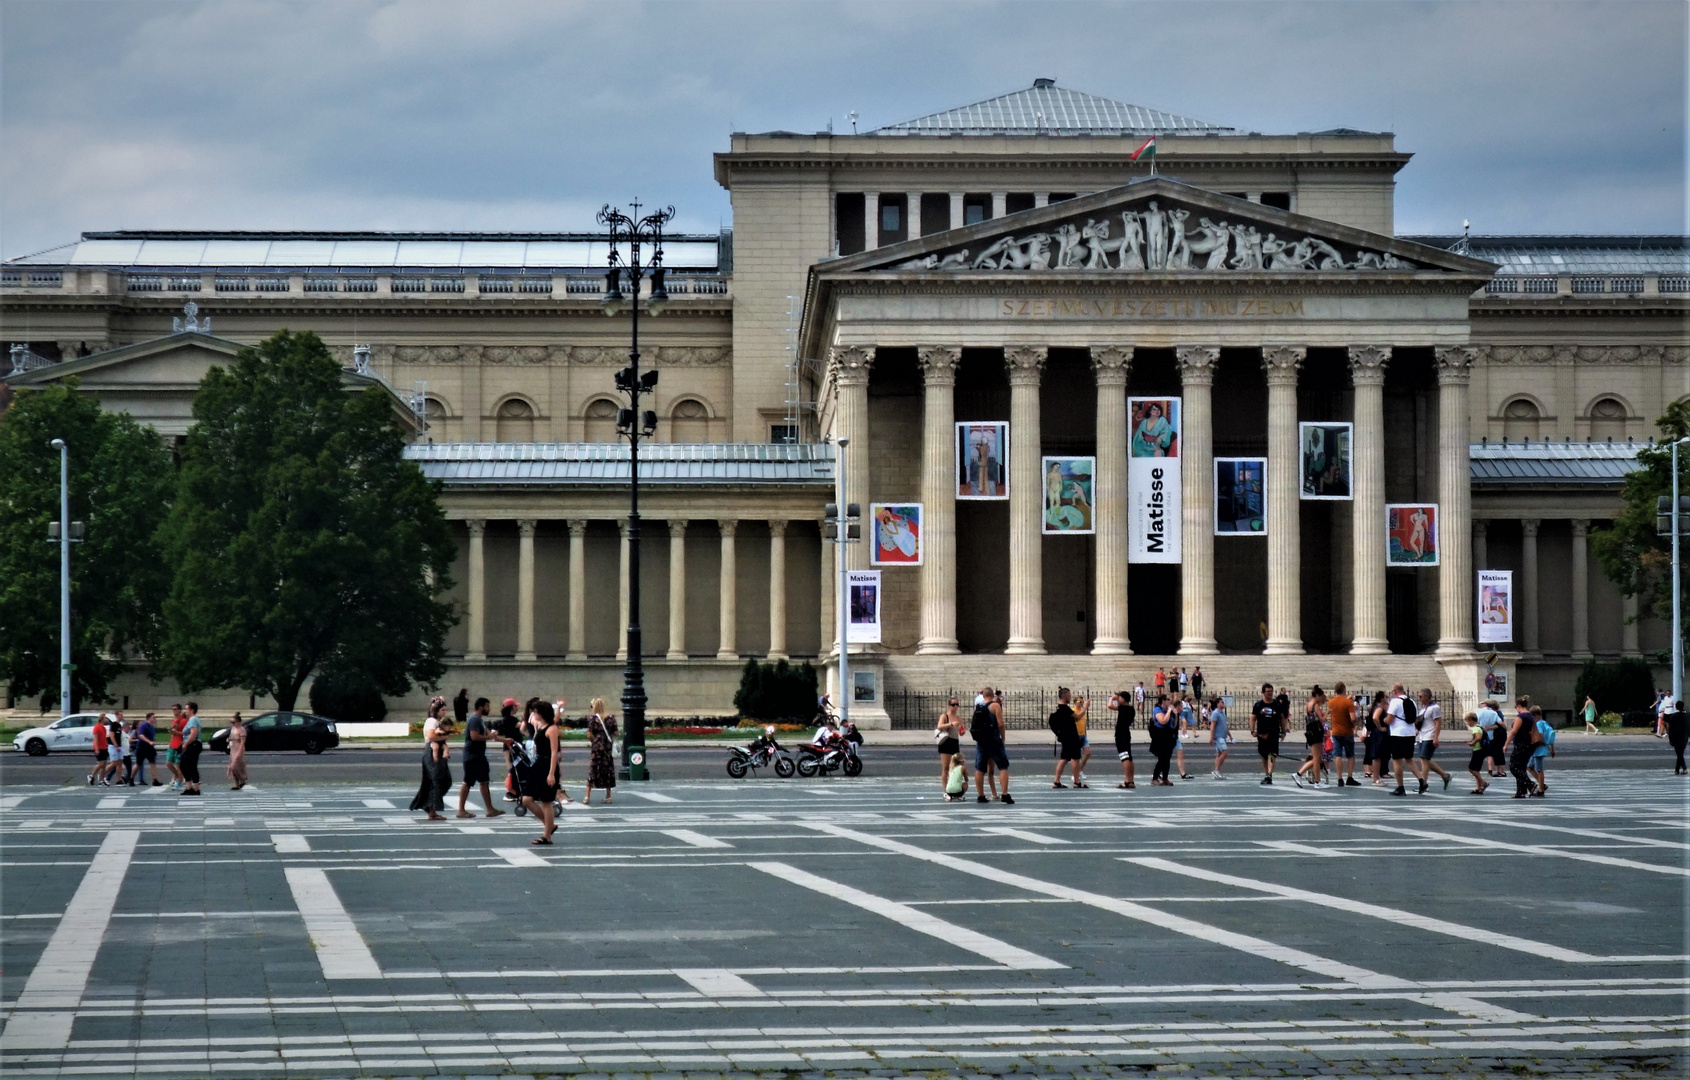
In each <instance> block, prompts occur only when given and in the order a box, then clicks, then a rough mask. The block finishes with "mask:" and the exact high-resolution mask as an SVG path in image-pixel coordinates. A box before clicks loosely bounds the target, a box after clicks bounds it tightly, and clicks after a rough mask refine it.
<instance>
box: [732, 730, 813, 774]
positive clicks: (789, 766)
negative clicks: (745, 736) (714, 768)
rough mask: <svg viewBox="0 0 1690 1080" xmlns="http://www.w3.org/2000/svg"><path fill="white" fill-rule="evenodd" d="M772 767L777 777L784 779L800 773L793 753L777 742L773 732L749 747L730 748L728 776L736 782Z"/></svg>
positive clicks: (760, 736)
mask: <svg viewBox="0 0 1690 1080" xmlns="http://www.w3.org/2000/svg"><path fill="white" fill-rule="evenodd" d="M771 765H772V766H774V770H775V775H776V776H779V777H781V778H783V779H784V778H786V777H789V776H791V775H792V774H793V773H794V772H796V771H798V767H797V765H796V764H794V762H793V760H792V753H791V751H789V750H787V748H786V747H784V746H782V745H781V744H780V743H779V742H777V741H776V740H775V733H774V732H773V731H766V732H764V733H763V734H761V735H759V736H757V738H755V739H753V740H752V741H751V743H750V744H749V745H747V746H730V747H728V775H729V776H731V777H733V778H734V779H735V780H743V779H745V774H746V773H748V772H751V771H753V770H756V769H766V768H768V767H769V766H771Z"/></svg>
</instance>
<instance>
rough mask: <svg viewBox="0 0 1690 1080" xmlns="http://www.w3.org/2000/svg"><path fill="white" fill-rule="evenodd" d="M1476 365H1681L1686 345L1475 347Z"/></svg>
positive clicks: (1564, 344) (1563, 343) (1560, 343)
mask: <svg viewBox="0 0 1690 1080" xmlns="http://www.w3.org/2000/svg"><path fill="white" fill-rule="evenodd" d="M1469 348H1471V349H1472V350H1473V355H1474V359H1475V362H1477V363H1485V364H1496V365H1508V364H1593V365H1600V364H1662V363H1665V364H1682V363H1683V362H1684V359H1685V355H1686V352H1687V351H1690V350H1687V349H1686V347H1685V346H1683V345H1579V344H1574V343H1570V342H1558V343H1555V344H1550V345H1473V346H1469Z"/></svg>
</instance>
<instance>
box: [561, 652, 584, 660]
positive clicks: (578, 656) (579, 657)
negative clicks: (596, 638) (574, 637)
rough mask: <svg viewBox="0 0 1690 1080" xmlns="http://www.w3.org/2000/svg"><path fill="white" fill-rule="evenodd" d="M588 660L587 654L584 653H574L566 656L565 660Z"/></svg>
mask: <svg viewBox="0 0 1690 1080" xmlns="http://www.w3.org/2000/svg"><path fill="white" fill-rule="evenodd" d="M586 658H587V654H586V653H584V652H572V653H567V654H565V655H564V659H565V660H585V659H586Z"/></svg>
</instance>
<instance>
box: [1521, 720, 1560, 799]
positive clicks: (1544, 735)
mask: <svg viewBox="0 0 1690 1080" xmlns="http://www.w3.org/2000/svg"><path fill="white" fill-rule="evenodd" d="M1532 726H1533V727H1534V728H1536V729H1537V737H1538V741H1537V744H1536V745H1535V746H1533V747H1532V759H1531V761H1529V762H1528V763H1527V764H1526V771H1527V772H1528V773H1530V774H1531V777H1532V780H1533V782H1535V783H1536V784H1537V789H1536V790H1534V791H1533V792H1532V795H1533V796H1534V797H1535V798H1539V799H1541V798H1544V797H1545V796H1547V795H1548V794H1549V783H1548V780H1547V779H1546V778H1545V777H1544V775H1543V774H1544V772H1545V771H1546V770H1547V769H1548V768H1549V759H1550V758H1552V757H1554V756H1555V725H1553V724H1551V723H1550V722H1549V721H1548V720H1545V719H1544V718H1543V710H1542V709H1541V708H1539V707H1538V706H1536V705H1533V706H1532Z"/></svg>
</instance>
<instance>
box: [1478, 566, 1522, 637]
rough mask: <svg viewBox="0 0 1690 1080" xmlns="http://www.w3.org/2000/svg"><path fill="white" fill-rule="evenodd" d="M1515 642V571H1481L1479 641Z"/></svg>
mask: <svg viewBox="0 0 1690 1080" xmlns="http://www.w3.org/2000/svg"><path fill="white" fill-rule="evenodd" d="M1513 640H1514V571H1512V570H1480V571H1479V641H1480V642H1481V643H1483V642H1491V641H1513Z"/></svg>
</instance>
